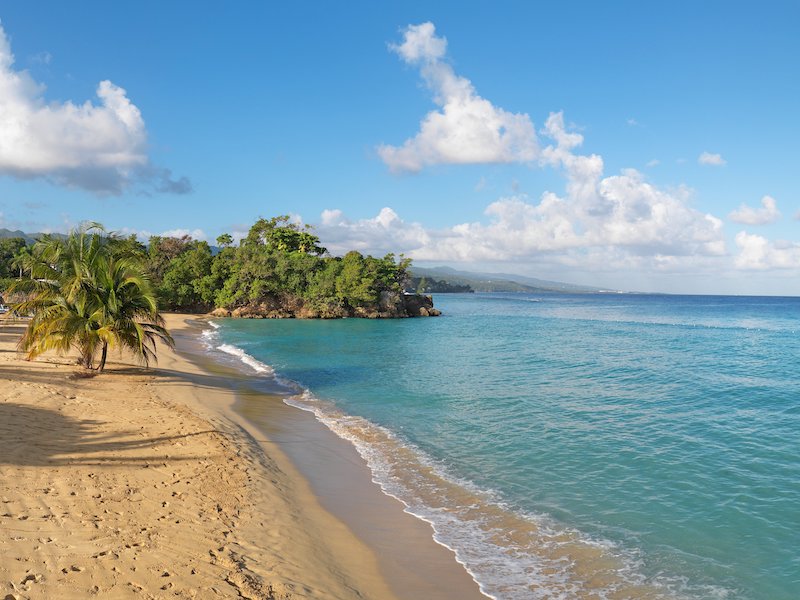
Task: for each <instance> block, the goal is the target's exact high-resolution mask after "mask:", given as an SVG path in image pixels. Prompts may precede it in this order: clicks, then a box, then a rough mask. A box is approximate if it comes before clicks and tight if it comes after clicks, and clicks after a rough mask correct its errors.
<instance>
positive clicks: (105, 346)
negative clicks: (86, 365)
mask: <svg viewBox="0 0 800 600" xmlns="http://www.w3.org/2000/svg"><path fill="white" fill-rule="evenodd" d="M106 356H108V342H103V353H102V354H101V355H100V365H99V366H98V367H97V370H98V371H100V372H101V373H102V372H103V369H105V367H106Z"/></svg>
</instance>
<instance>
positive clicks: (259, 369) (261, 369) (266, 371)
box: [217, 344, 275, 377]
mask: <svg viewBox="0 0 800 600" xmlns="http://www.w3.org/2000/svg"><path fill="white" fill-rule="evenodd" d="M217 350H221V351H222V352H224V353H225V354H230V355H231V356H235V357H236V358H238V359H239V360H240V361H242V362H243V363H244V364H246V365H247V366H248V367H250V368H251V369H253V370H254V371H255V372H256V373H258V374H260V375H270V376H272V377H274V376H275V371H274V370H273V368H272V367H270V366H269V365H265V364H264V363H262V362H261V361H260V360H258V359H256V358H253V357H252V356H250V355H249V354H248V353H247V352H245V351H244V350H242V349H241V348H237V347H236V346H231V345H230V344H221V345H219V346H217Z"/></svg>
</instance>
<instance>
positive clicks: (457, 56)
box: [0, 1, 800, 295]
mask: <svg viewBox="0 0 800 600" xmlns="http://www.w3.org/2000/svg"><path fill="white" fill-rule="evenodd" d="M120 4H121V3H115V4H112V5H109V4H108V3H101V2H81V3H63V2H36V1H32V2H25V3H6V2H3V3H0V19H2V28H3V38H4V40H3V42H4V45H5V50H2V49H0V62H2V65H0V213H1V214H2V216H0V227H8V228H12V229H18V228H19V229H23V230H25V231H41V230H54V231H65V230H67V229H69V228H70V227H71V226H74V225H76V224H77V223H79V222H80V221H82V220H87V219H91V220H97V221H100V222H102V223H103V224H105V225H106V227H107V228H109V229H114V230H121V231H126V232H133V233H137V234H139V235H141V236H147V235H148V234H153V233H154V234H161V233H164V232H182V231H186V232H190V233H192V234H193V235H195V236H196V237H200V238H203V239H207V240H209V241H212V242H213V240H214V238H216V236H218V235H219V234H221V233H223V232H231V233H237V232H238V233H243V232H244V231H246V229H247V227H248V226H249V225H250V224H252V222H253V221H254V220H255V219H256V218H258V217H259V216H265V217H269V216H274V215H278V214H285V213H288V214H292V215H294V216H295V217H296V218H298V219H301V220H302V221H304V222H306V223H310V224H312V225H315V226H316V227H317V232H318V234H319V235H320V237H322V240H323V243H324V244H325V245H326V246H327V247H329V248H330V249H331V250H333V251H342V250H345V249H349V248H358V249H360V250H362V251H364V252H371V253H377V254H383V253H385V252H388V251H395V252H405V253H406V254H407V255H409V256H412V257H414V258H415V260H416V261H417V262H418V263H420V264H426V265H435V264H449V265H453V266H457V267H460V268H465V269H481V270H498V271H505V272H517V273H521V274H527V275H532V276H538V277H543V278H549V279H559V280H563V281H570V282H575V283H585V284H591V285H598V286H604V287H613V288H619V289H634V290H642V291H660V292H692V293H750V294H759V293H763V294H792V295H798V294H800V277H799V275H800V220H798V214H799V213H800V185H799V184H798V182H797V181H798V178H797V177H796V175H795V173H796V169H797V165H798V163H800V160H798V159H800V153H799V152H798V150H797V146H796V137H797V134H798V133H800V116H798V111H797V110H796V103H797V98H800V66H798V65H800V62H799V61H798V60H797V57H798V56H800V4H798V3H797V2H762V3H751V2H748V3H744V2H738V3H737V2H702V3H698V2H671V3H663V4H661V5H655V3H642V2H612V3H597V2H560V3H532V2H494V3H483V2H482V3H478V2H475V3H465V2H453V3H446V2H438V3H435V4H434V3H430V2H394V3H388V2H384V3H375V2H351V3H325V2H318V3H308V2H295V3H285V4H286V5H275V4H268V3H262V2H251V3H246V2H240V3H229V4H218V3H215V4H212V3H210V2H208V3H203V2H199V3H198V2H168V3H167V2H136V3H128V4H127V5H125V6H120ZM12 55H13V62H12V58H11V57H12ZM102 82H108V83H102ZM98 92H99V95H98ZM86 103H90V105H89V106H87V105H86Z"/></svg>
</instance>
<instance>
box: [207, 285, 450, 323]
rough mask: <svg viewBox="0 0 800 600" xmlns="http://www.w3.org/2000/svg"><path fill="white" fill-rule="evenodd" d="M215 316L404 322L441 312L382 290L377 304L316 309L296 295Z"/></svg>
mask: <svg viewBox="0 0 800 600" xmlns="http://www.w3.org/2000/svg"><path fill="white" fill-rule="evenodd" d="M211 314H212V315H213V316H215V317H233V318H237V319H342V318H345V317H355V318H362V319H403V318H407V317H438V316H439V315H441V314H442V313H441V311H440V310H438V309H437V308H434V306H433V298H431V296H428V295H425V294H405V293H402V292H394V291H383V292H381V293H380V298H379V300H378V302H377V303H373V304H365V305H363V306H355V307H353V306H350V305H347V304H340V305H327V306H323V307H318V306H317V307H315V306H314V305H313V304H311V303H308V302H304V301H303V299H302V298H298V297H296V296H268V297H265V298H264V299H263V300H262V301H261V302H257V303H250V304H246V305H244V306H239V307H236V308H233V309H228V308H217V309H215V310H213V311H212V312H211Z"/></svg>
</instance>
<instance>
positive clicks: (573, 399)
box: [207, 294, 800, 600]
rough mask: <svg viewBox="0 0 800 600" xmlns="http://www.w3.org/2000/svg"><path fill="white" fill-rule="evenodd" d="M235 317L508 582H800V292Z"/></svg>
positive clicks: (506, 593) (597, 587) (279, 373)
mask: <svg viewBox="0 0 800 600" xmlns="http://www.w3.org/2000/svg"><path fill="white" fill-rule="evenodd" d="M435 303H436V306H437V307H438V308H440V309H442V310H443V311H444V316H442V317H439V318H434V319H404V320H380V321H371V320H358V319H346V320H337V321H299V320H264V321H262V320H257V321H256V320H218V321H216V322H215V328H214V329H213V330H210V331H209V333H208V334H207V341H208V345H209V351H210V352H212V353H215V354H216V355H217V356H218V357H223V356H224V357H227V359H228V360H236V361H241V368H242V369H245V370H247V372H249V373H250V374H251V375H252V376H253V377H269V378H272V377H277V378H280V381H282V382H283V383H284V384H285V385H286V386H287V397H286V402H287V403H289V404H292V405H294V406H297V407H298V408H302V409H305V410H311V411H313V412H314V413H315V414H316V415H317V417H318V418H319V419H320V420H321V421H322V422H323V423H325V424H326V425H327V426H329V427H330V428H331V429H333V430H334V431H335V432H336V433H338V434H339V435H340V436H342V437H344V438H346V439H348V440H350V441H352V442H353V443H354V444H355V445H356V447H357V448H358V450H359V452H360V453H361V454H362V456H364V458H365V459H366V460H367V462H368V464H369V465H370V468H371V469H372V471H373V477H374V479H375V481H376V482H378V483H379V484H380V485H381V486H382V488H383V489H384V491H385V492H386V493H388V494H391V495H393V496H396V497H397V498H399V499H400V500H401V501H402V502H403V503H404V504H405V505H406V506H407V509H406V510H407V511H408V512H411V513H413V514H415V515H417V516H418V517H420V518H422V519H425V520H427V521H429V522H430V523H431V524H432V525H433V529H434V531H435V534H434V535H435V538H436V540H437V541H438V542H440V543H442V544H444V545H446V546H448V547H450V548H452V549H453V550H454V551H455V552H456V555H457V558H458V560H459V562H461V563H462V564H464V566H465V567H466V568H467V570H469V572H470V573H471V574H472V575H473V577H474V578H475V579H476V581H478V582H479V584H480V585H481V589H482V590H483V592H484V593H485V594H486V595H487V596H490V597H494V598H498V599H501V598H502V599H514V600H516V599H522V598H709V599H716V598H726V599H740V598H742V599H744V598H747V599H753V600H756V599H763V600H790V599H791V600H794V599H796V598H799V597H800V298H746V297H711V296H704V297H703V296H648V295H616V294H613V295H612V294H607V295H542V296H532V295H525V294H474V295H473V294H465V295H437V296H435Z"/></svg>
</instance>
